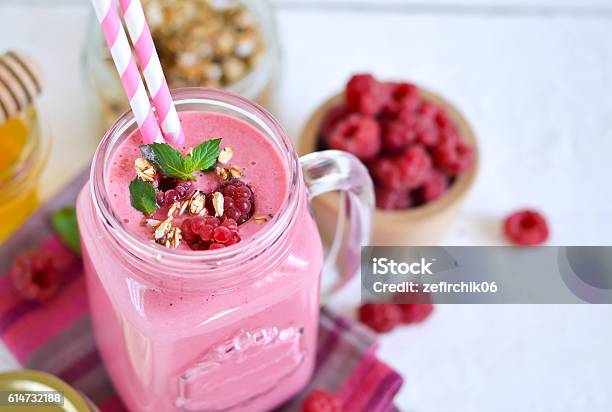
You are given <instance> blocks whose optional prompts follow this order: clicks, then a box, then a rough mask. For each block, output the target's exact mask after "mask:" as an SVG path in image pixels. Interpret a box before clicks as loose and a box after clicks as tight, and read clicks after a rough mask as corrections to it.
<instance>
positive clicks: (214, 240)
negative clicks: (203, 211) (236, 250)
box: [181, 216, 240, 250]
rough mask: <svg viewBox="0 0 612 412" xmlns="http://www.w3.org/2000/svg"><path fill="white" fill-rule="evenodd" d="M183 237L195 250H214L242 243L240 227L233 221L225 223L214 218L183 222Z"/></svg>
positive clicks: (208, 217) (193, 219) (227, 220)
mask: <svg viewBox="0 0 612 412" xmlns="http://www.w3.org/2000/svg"><path fill="white" fill-rule="evenodd" d="M181 235H182V236H183V240H184V241H185V242H187V244H188V245H189V247H190V248H191V249H193V250H213V249H220V248H222V247H226V246H230V245H233V244H235V243H238V242H240V235H239V233H238V225H237V224H236V222H235V221H234V220H232V219H225V220H224V221H223V223H221V221H220V220H219V219H218V218H216V217H212V216H204V217H195V218H188V219H185V220H183V223H182V224H181Z"/></svg>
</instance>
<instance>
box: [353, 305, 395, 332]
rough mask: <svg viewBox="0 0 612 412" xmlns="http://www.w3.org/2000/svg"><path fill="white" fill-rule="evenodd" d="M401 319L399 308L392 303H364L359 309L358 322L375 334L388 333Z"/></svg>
mask: <svg viewBox="0 0 612 412" xmlns="http://www.w3.org/2000/svg"><path fill="white" fill-rule="evenodd" d="M401 319H402V312H401V310H400V308H399V307H398V306H397V305H394V304H392V303H379V304H376V303H366V304H363V305H361V307H360V308H359V320H360V321H361V322H363V323H365V324H366V325H368V326H369V327H370V328H372V329H373V330H375V331H376V332H380V333H384V332H390V331H391V330H393V329H394V328H395V327H396V326H397V325H398V324H399V323H400V322H401Z"/></svg>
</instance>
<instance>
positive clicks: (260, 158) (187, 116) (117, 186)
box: [107, 112, 287, 249]
mask: <svg viewBox="0 0 612 412" xmlns="http://www.w3.org/2000/svg"><path fill="white" fill-rule="evenodd" d="M180 118H181V124H182V126H183V131H184V132H185V144H184V146H183V147H182V148H177V149H179V150H180V151H181V152H183V153H186V152H187V151H188V149H189V148H191V147H195V146H197V145H199V144H200V143H202V142H203V141H205V140H210V139H217V138H221V139H222V140H221V148H225V147H230V148H232V149H233V152H234V154H233V156H232V158H231V160H230V162H229V163H228V165H226V166H229V165H230V164H231V165H234V166H237V167H239V168H240V169H241V170H242V174H243V177H242V180H243V181H245V182H246V183H248V184H249V186H250V187H251V189H252V190H253V193H254V194H255V211H254V214H253V216H269V215H274V214H276V212H278V210H279V209H280V207H281V204H282V202H283V200H284V199H285V197H286V195H287V174H286V172H285V169H284V166H283V163H282V159H281V158H280V155H279V154H278V152H277V150H276V149H275V148H274V146H273V145H272V142H270V140H269V139H267V138H266V137H265V136H263V135H262V134H261V133H260V132H259V131H258V130H256V129H255V128H254V127H253V126H251V125H249V124H248V123H246V122H243V121H240V120H238V119H235V118H232V117H229V116H227V115H223V114H219V113H212V112H182V113H181V114H180ZM140 145H142V138H141V136H140V133H138V132H136V133H134V134H132V135H131V136H130V137H129V138H127V139H126V140H125V141H124V142H123V143H122V144H121V146H120V147H119V148H118V150H117V151H116V152H115V154H114V156H113V158H112V166H113V167H112V168H111V169H110V172H109V180H108V183H107V190H108V192H109V194H110V200H111V204H112V208H113V210H114V211H115V213H116V214H117V216H120V217H121V219H122V220H123V223H124V227H125V228H126V229H127V230H128V231H130V232H132V233H135V234H137V235H139V236H141V237H142V238H144V239H147V240H150V239H151V229H150V228H149V227H147V226H144V225H143V224H142V218H143V214H142V212H140V211H138V210H136V209H134V208H133V207H132V206H131V204H130V192H129V189H128V187H129V184H130V182H131V181H132V179H134V177H135V172H134V160H135V159H136V158H139V157H142V154H141V152H140V149H139V146H140ZM222 182H223V181H222V180H221V178H219V177H218V176H217V175H216V174H215V173H214V171H210V172H204V173H198V174H197V181H195V182H194V188H195V189H200V190H203V191H204V192H205V193H206V194H210V193H211V192H213V191H214V190H215V189H216V188H217V187H218V186H219V185H220V184H221V183H222ZM165 211H167V208H166V209H163V208H162V209H160V210H159V211H158V213H157V215H156V216H160V217H161V216H164V212H165ZM162 219H163V217H162ZM180 221H181V219H176V220H175V223H176V224H177V225H180ZM264 226H265V224H261V223H256V222H255V220H254V219H250V220H249V221H247V222H246V223H244V224H243V225H241V226H240V235H241V237H242V239H246V238H247V237H249V236H251V235H253V234H254V233H255V232H257V231H258V230H260V229H262V228H263V227H264ZM180 247H181V248H184V249H189V247H188V246H187V245H186V244H185V243H182V244H181V246H180Z"/></svg>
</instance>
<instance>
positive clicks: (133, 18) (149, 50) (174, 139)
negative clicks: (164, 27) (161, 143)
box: [119, 0, 185, 146]
mask: <svg viewBox="0 0 612 412" xmlns="http://www.w3.org/2000/svg"><path fill="white" fill-rule="evenodd" d="M119 5H120V6H121V10H122V11H123V18H124V20H125V25H126V26H127V29H128V33H129V35H130V38H131V39H132V44H133V45H134V50H136V55H137V56H138V60H139V62H140V67H141V69H142V72H143V74H144V78H145V82H146V84H147V88H148V89H149V93H150V94H151V97H152V99H153V106H155V109H156V110H157V116H158V118H159V120H160V125H161V129H162V133H163V134H164V137H165V138H166V141H167V142H168V143H169V144H171V145H175V146H178V145H181V144H183V142H184V141H185V136H184V135H183V129H182V128H181V122H180V120H179V117H178V114H177V113H176V109H175V107H174V102H173V101H172V96H170V90H169V89H168V83H167V82H166V77H165V76H164V72H163V69H162V66H161V63H160V61H159V56H158V55H157V51H156V50H155V44H154V43H153V38H152V37H151V31H150V30H149V26H148V24H147V22H146V19H145V15H144V12H143V10H142V4H141V3H140V0H119Z"/></svg>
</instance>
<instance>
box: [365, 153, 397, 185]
mask: <svg viewBox="0 0 612 412" xmlns="http://www.w3.org/2000/svg"><path fill="white" fill-rule="evenodd" d="M370 173H371V174H372V177H373V178H374V179H375V180H376V182H377V183H379V184H380V185H381V186H383V187H385V188H387V189H391V190H402V188H403V183H402V178H401V176H400V174H399V171H398V166H397V161H396V159H394V158H391V157H381V158H380V159H376V160H374V161H373V162H372V163H371V164H370Z"/></svg>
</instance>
